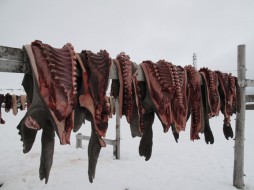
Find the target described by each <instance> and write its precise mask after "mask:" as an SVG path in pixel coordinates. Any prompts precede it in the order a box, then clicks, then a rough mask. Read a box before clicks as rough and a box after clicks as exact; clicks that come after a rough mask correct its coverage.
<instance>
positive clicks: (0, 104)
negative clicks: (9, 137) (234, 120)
mask: <svg viewBox="0 0 254 190" xmlns="http://www.w3.org/2000/svg"><path fill="white" fill-rule="evenodd" d="M3 102H4V95H3V94H0V124H5V121H4V120H3V118H2V110H1V109H2V103H3Z"/></svg>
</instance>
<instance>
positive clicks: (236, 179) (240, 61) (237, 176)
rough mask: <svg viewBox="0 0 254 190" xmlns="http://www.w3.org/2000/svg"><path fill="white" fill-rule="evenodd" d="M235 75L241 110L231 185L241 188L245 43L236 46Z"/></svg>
mask: <svg viewBox="0 0 254 190" xmlns="http://www.w3.org/2000/svg"><path fill="white" fill-rule="evenodd" d="M237 77H238V81H239V84H240V95H241V102H240V103H241V110H240V113H237V114H236V128H235V155H234V175H233V185H234V186H235V187H236V188H238V189H242V188H243V187H244V180H243V177H244V131H245V102H246V101H245V99H246V98H245V91H246V83H245V81H246V79H245V78H246V66H245V45H239V46H238V56H237Z"/></svg>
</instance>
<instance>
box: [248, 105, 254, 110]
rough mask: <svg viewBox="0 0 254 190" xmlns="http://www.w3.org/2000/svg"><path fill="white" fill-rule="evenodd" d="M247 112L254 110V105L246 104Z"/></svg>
mask: <svg viewBox="0 0 254 190" xmlns="http://www.w3.org/2000/svg"><path fill="white" fill-rule="evenodd" d="M246 110H254V104H246Z"/></svg>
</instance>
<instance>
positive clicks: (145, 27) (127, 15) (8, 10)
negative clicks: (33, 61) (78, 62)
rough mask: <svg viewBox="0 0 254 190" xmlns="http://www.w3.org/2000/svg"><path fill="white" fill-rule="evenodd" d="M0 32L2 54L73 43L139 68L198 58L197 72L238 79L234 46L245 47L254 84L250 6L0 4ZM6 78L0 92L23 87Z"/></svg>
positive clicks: (197, 2) (247, 0)
mask: <svg viewBox="0 0 254 190" xmlns="http://www.w3.org/2000/svg"><path fill="white" fill-rule="evenodd" d="M0 24H1V25H0V45H3V46H10V47H17V48H21V47H22V46H23V45H24V44H30V43H31V42H32V41H34V40H35V39H39V40H41V41H43V42H44V43H48V44H50V45H52V46H54V47H62V46H63V45H64V44H66V43H68V42H70V43H72V45H73V46H74V48H75V50H76V51H77V52H80V51H81V50H84V49H87V50H92V51H94V52H97V51H99V50H100V49H106V50H107V51H108V52H109V53H110V55H111V57H112V58H115V56H116V55H117V54H118V53H120V52H122V51H124V52H125V53H127V54H129V55H130V57H131V59H132V61H134V62H136V63H141V62H142V61H143V60H152V61H154V62H156V61H158V60H159V59H165V60H167V61H170V62H172V63H173V64H176V65H182V66H185V65H188V64H192V55H193V53H194V52H195V53H196V54H197V65H198V68H200V67H208V68H210V69H212V70H221V71H224V72H232V73H233V74H234V75H235V76H236V74H237V73H236V67H237V46H238V45H239V44H246V64H247V77H248V78H252V79H254V63H253V62H254V1H253V0H213V1H211V0H185V1H183V0H174V1H173V0H161V1H159V0H157V1H155V0H154V1H151V0H140V1H138V0H135V1H134V0H128V1H121V0H92V1H86V0H78V1H75V0H69V1H67V0H43V1H35V0H22V1H21V0H0ZM7 75H8V76H7ZM7 75H6V74H3V73H0V79H1V81H2V80H3V79H2V78H3V77H5V80H6V78H7V81H8V83H2V82H1V86H0V88H5V86H6V85H10V84H11V85H12V86H13V87H15V85H16V84H18V85H20V83H21V81H20V78H22V77H20V75H19V77H14V75H10V74H7ZM15 76H16V75H15ZM8 77H9V78H8ZM9 81H10V82H9ZM14 84H15V85H14Z"/></svg>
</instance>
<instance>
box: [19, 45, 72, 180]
mask: <svg viewBox="0 0 254 190" xmlns="http://www.w3.org/2000/svg"><path fill="white" fill-rule="evenodd" d="M24 50H25V52H26V53H27V55H28V57H29V60H30V64H31V68H32V74H25V76H24V79H23V82H22V84H23V86H24V89H25V91H26V93H27V96H28V103H29V108H28V110H27V113H26V115H25V116H24V118H23V119H22V120H21V122H20V123H19V125H18V126H17V128H18V130H19V134H20V135H21V140H22V141H23V152H24V153H27V152H29V151H30V149H31V148H32V146H33V143H34V141H35V137H36V134H37V130H39V129H42V130H43V132H42V140H41V141H42V152H41V163H40V179H41V180H42V179H45V183H47V182H48V178H49V173H50V168H51V166H52V162H53V152H54V132H55V131H56V133H57V134H58V137H59V139H60V142H61V144H67V143H70V132H71V130H72V128H73V123H74V122H73V121H74V120H73V109H74V108H75V105H76V98H77V97H76V94H77V92H76V82H75V80H76V75H77V74H76V61H75V56H74V55H75V53H74V50H73V47H72V46H71V45H70V44H67V45H65V46H64V47H63V48H62V49H55V48H52V47H50V46H49V45H46V44H43V43H42V42H40V41H35V42H33V43H32V45H31V46H30V45H27V46H25V47H24Z"/></svg>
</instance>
